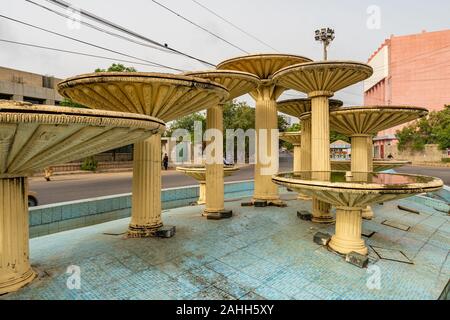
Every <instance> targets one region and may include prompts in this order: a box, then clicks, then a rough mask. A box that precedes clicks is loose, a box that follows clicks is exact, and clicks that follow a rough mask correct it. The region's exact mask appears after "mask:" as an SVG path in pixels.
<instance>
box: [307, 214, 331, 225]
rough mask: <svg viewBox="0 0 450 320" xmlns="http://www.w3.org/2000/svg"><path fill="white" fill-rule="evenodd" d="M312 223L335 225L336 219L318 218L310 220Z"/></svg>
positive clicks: (329, 217)
mask: <svg viewBox="0 0 450 320" xmlns="http://www.w3.org/2000/svg"><path fill="white" fill-rule="evenodd" d="M311 221H312V222H313V223H317V224H335V223H336V219H335V218H333V216H320V217H314V216H313V218H312V219H311Z"/></svg>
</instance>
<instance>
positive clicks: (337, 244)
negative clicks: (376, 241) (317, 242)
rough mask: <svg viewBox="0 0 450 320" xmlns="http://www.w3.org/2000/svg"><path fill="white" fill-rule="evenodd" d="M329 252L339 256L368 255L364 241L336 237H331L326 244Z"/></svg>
mask: <svg viewBox="0 0 450 320" xmlns="http://www.w3.org/2000/svg"><path fill="white" fill-rule="evenodd" d="M328 246H329V247H330V249H331V250H333V251H336V252H337V253H340V254H349V253H351V252H356V253H359V254H362V255H365V256H366V255H367V254H368V253H369V251H368V249H367V247H366V244H365V242H364V240H362V239H361V240H348V239H342V238H339V237H337V236H336V235H334V236H332V237H331V241H330V243H329V244H328Z"/></svg>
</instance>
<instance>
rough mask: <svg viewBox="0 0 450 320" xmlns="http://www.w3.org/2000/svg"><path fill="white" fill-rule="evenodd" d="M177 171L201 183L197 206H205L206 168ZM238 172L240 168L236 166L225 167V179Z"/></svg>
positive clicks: (181, 168)
mask: <svg viewBox="0 0 450 320" xmlns="http://www.w3.org/2000/svg"><path fill="white" fill-rule="evenodd" d="M176 170H177V171H179V172H182V173H184V174H186V175H187V176H189V177H191V178H193V179H195V180H197V181H198V182H199V183H200V190H199V197H198V200H197V204H205V202H206V167H205V166H204V165H190V166H182V167H177V168H176ZM236 171H239V168H238V167H235V166H224V167H223V175H224V177H229V176H231V175H233V174H234V173H235V172H236Z"/></svg>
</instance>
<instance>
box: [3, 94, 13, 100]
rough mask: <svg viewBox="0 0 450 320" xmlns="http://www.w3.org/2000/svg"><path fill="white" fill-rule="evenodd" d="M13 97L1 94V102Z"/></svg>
mask: <svg viewBox="0 0 450 320" xmlns="http://www.w3.org/2000/svg"><path fill="white" fill-rule="evenodd" d="M11 98H12V95H10V94H3V93H0V100H11Z"/></svg>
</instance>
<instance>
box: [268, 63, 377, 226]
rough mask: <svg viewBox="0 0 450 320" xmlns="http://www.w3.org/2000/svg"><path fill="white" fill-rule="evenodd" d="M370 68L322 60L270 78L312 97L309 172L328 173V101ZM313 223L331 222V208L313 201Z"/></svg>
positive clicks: (371, 72) (292, 67) (287, 69)
mask: <svg viewBox="0 0 450 320" xmlns="http://www.w3.org/2000/svg"><path fill="white" fill-rule="evenodd" d="M372 74H373V69H372V67H370V66H369V65H366V64H363V63H358V62H351V61H322V62H311V63H304V64H300V65H296V66H290V67H287V68H284V69H282V70H280V71H278V72H277V73H275V74H274V75H273V80H274V82H275V83H276V84H278V85H281V86H284V87H286V88H289V89H294V90H297V91H300V92H304V93H306V94H308V97H309V98H311V113H312V120H311V170H312V171H322V172H324V171H330V170H331V163H330V123H329V98H330V97H332V96H333V95H334V93H335V92H336V91H339V90H342V89H344V88H346V87H348V86H351V85H353V84H355V83H358V82H360V81H363V80H365V79H367V78H369V77H370V76H371V75H372ZM313 222H316V223H323V224H330V223H333V222H334V219H333V217H332V216H331V213H330V205H329V204H327V203H324V202H320V201H318V200H315V199H314V198H313Z"/></svg>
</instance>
